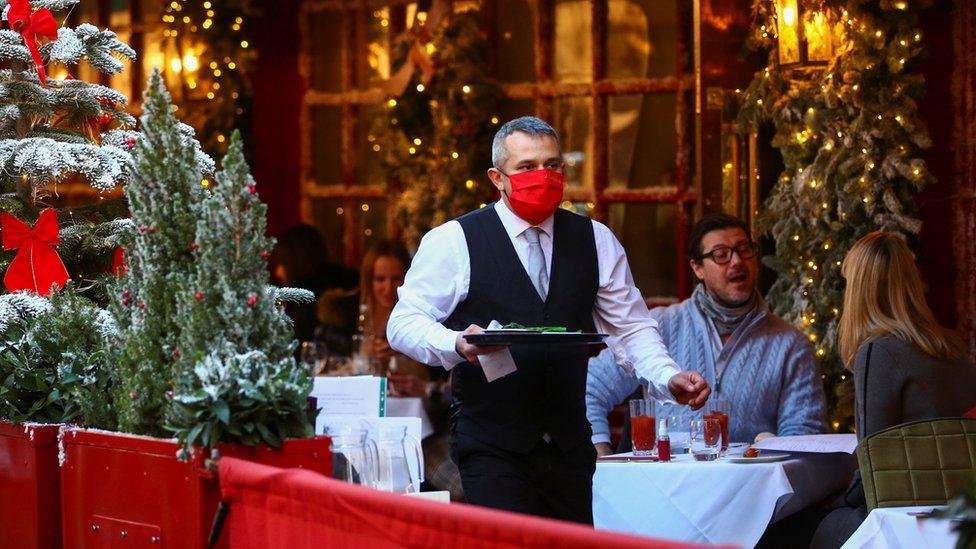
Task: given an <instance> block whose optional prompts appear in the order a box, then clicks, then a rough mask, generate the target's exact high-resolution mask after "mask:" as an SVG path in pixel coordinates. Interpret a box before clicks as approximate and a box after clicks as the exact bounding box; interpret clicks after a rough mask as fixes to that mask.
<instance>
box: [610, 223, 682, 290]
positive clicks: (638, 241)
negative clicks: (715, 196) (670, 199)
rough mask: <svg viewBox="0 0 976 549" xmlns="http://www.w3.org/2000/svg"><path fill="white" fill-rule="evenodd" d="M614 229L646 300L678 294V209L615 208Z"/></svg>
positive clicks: (635, 281)
mask: <svg viewBox="0 0 976 549" xmlns="http://www.w3.org/2000/svg"><path fill="white" fill-rule="evenodd" d="M609 210H610V212H609V213H610V228H611V229H612V230H613V232H614V234H616V235H617V237H618V238H619V239H620V242H621V243H622V244H623V246H624V249H625V250H626V251H627V260H628V262H629V263H630V269H631V271H632V272H633V274H634V283H635V284H636V285H637V288H638V289H639V290H640V291H641V294H642V295H643V296H645V297H650V296H676V295H677V293H678V284H677V281H678V273H677V261H678V249H677V243H678V233H677V214H678V210H677V206H675V205H674V204H612V205H611V206H610V208H609Z"/></svg>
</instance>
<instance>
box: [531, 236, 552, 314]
mask: <svg viewBox="0 0 976 549" xmlns="http://www.w3.org/2000/svg"><path fill="white" fill-rule="evenodd" d="M541 231H542V229H540V228H539V227H529V228H528V229H526V230H525V239H526V240H528V241H529V265H528V269H527V270H528V273H529V279H531V280H532V285H533V286H535V291H537V292H539V297H541V298H542V300H543V301H545V300H546V295H547V294H548V293H549V273H547V272H546V256H545V255H543V253H542V245H541V244H539V233H540V232H541Z"/></svg>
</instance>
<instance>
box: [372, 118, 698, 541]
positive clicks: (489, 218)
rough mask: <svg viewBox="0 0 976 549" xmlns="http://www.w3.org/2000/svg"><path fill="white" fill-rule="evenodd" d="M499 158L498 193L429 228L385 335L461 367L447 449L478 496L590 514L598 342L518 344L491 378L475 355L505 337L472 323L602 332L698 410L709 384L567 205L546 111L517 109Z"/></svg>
mask: <svg viewBox="0 0 976 549" xmlns="http://www.w3.org/2000/svg"><path fill="white" fill-rule="evenodd" d="M491 157H492V158H491V160H492V165H493V166H494V167H492V168H490V169H489V170H488V177H489V178H491V181H492V183H494V185H495V187H496V188H497V189H498V190H499V192H500V193H501V195H502V199H501V200H500V201H498V202H496V203H494V204H492V205H489V206H487V207H484V208H481V209H479V210H476V211H474V212H471V213H468V214H466V215H464V216H462V217H460V218H458V219H456V220H454V221H450V222H448V223H445V224H443V225H441V226H439V227H437V228H434V229H432V230H431V231H430V232H428V233H427V234H426V235H425V236H424V238H423V241H422V242H421V243H420V248H419V249H418V250H417V255H416V256H415V258H414V260H413V263H412V265H411V267H410V270H409V271H408V272H407V275H406V279H405V281H404V284H403V286H401V287H400V290H399V296H400V299H399V302H398V303H397V305H396V307H395V308H394V309H393V313H392V314H391V315H390V320H389V323H388V324H387V338H388V339H389V341H390V345H391V346H392V347H393V348H394V349H396V350H398V351H400V352H403V353H405V354H407V355H409V356H411V357H413V358H414V359H416V360H418V361H420V362H423V363H426V364H430V365H435V366H437V365H439V366H442V367H444V368H446V369H448V370H451V369H453V370H454V374H453V387H452V390H453V394H454V401H455V404H454V409H453V411H452V416H451V433H452V439H451V451H452V457H453V458H454V461H455V462H456V463H457V465H458V468H459V469H460V472H461V483H462V485H463V487H464V494H465V497H466V499H467V500H468V502H469V503H474V504H477V505H484V506H487V507H494V508H497V509H505V510H509V511H516V512H521V513H528V514H532V515H540V516H545V517H550V518H556V519H562V520H570V521H576V522H582V523H588V524H592V523H593V512H592V479H593V471H594V469H595V467H596V453H595V451H594V449H593V445H592V444H590V425H589V423H588V422H587V420H586V407H585V392H586V366H587V358H588V348H587V347H586V346H582V345H570V346H559V345H513V346H512V347H510V348H509V349H510V351H511V356H512V358H513V359H514V363H515V368H516V370H515V371H514V372H511V373H508V374H507V375H505V376H503V377H500V378H497V379H494V380H493V381H491V382H489V381H488V377H487V375H486V370H484V369H483V368H482V366H483V365H482V364H481V363H480V361H479V355H480V356H482V357H484V356H485V355H491V356H492V358H495V357H498V356H499V355H504V354H505V348H498V347H479V346H476V345H472V344H470V343H468V342H467V341H466V340H465V339H464V337H463V336H464V334H475V333H479V332H482V331H483V329H484V328H485V327H486V326H487V325H488V324H489V323H490V322H491V321H492V320H496V321H498V322H500V323H502V324H506V323H509V322H518V323H520V324H523V325H525V326H565V327H566V328H567V329H568V330H570V331H574V330H582V331H584V332H594V331H602V332H606V333H608V334H610V336H611V338H610V341H609V344H610V346H611V348H613V350H614V353H615V354H616V357H617V359H618V363H619V364H621V365H622V366H623V367H625V368H634V369H636V371H637V374H638V376H639V377H640V378H642V379H644V380H646V382H647V384H648V389H649V392H650V396H651V397H654V398H658V399H674V400H676V401H678V402H681V403H686V404H689V405H691V406H692V407H696V408H697V407H700V406H702V405H703V404H704V403H705V400H706V399H707V398H708V394H709V392H710V389H709V388H708V385H707V383H706V382H705V380H704V379H703V378H702V377H701V375H699V374H698V373H697V372H682V371H679V369H678V368H677V365H676V364H675V363H674V361H673V360H671V357H670V356H668V352H667V350H666V349H665V347H664V345H663V344H662V342H661V337H660V335H659V334H658V331H657V324H656V323H655V322H654V321H653V320H652V319H651V317H650V315H649V314H648V311H647V307H646V305H645V304H644V301H643V299H642V297H641V295H640V292H639V291H638V290H637V288H636V287H635V286H634V283H633V278H632V277H631V274H630V267H629V265H628V264H627V257H626V255H625V254H624V250H623V247H622V246H621V245H620V242H618V241H617V239H616V238H615V237H614V236H613V233H611V232H610V229H608V228H607V227H606V226H605V225H603V224H602V223H598V222H596V221H592V220H590V219H589V218H586V217H583V216H580V215H576V214H573V213H571V212H568V211H566V210H562V209H559V208H558V206H559V203H560V202H561V201H562V199H563V161H562V156H561V153H560V149H559V137H558V135H557V134H556V131H555V130H553V129H552V127H551V126H549V124H547V123H545V122H543V121H542V120H539V119H538V118H534V117H523V118H518V119H516V120H512V121H511V122H508V123H507V124H505V125H504V126H502V127H501V129H499V130H498V133H497V134H496V135H495V139H494V141H493V143H492V150H491ZM502 360H504V356H503V358H502ZM489 362H490V363H491V364H493V365H495V364H496V363H497V361H496V360H491V359H486V360H485V366H487V365H488V364H489Z"/></svg>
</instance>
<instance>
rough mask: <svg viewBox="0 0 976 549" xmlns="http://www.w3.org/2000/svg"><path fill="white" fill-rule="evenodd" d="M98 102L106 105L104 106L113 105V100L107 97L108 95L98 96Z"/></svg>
mask: <svg viewBox="0 0 976 549" xmlns="http://www.w3.org/2000/svg"><path fill="white" fill-rule="evenodd" d="M98 102H99V103H101V104H102V105H104V106H106V107H114V106H115V102H114V101H112V100H111V99H109V98H108V97H99V98H98Z"/></svg>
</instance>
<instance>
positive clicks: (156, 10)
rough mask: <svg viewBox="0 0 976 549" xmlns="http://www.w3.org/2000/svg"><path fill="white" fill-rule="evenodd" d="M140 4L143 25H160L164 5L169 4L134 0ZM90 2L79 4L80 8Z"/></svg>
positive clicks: (152, 0) (162, 1)
mask: <svg viewBox="0 0 976 549" xmlns="http://www.w3.org/2000/svg"><path fill="white" fill-rule="evenodd" d="M132 1H133V2H139V19H140V22H142V23H158V22H159V20H160V17H162V15H163V4H164V3H165V4H168V3H169V2H165V1H164V0H132ZM86 3H88V2H82V3H81V4H78V6H79V7H80V6H81V5H83V4H86Z"/></svg>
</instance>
